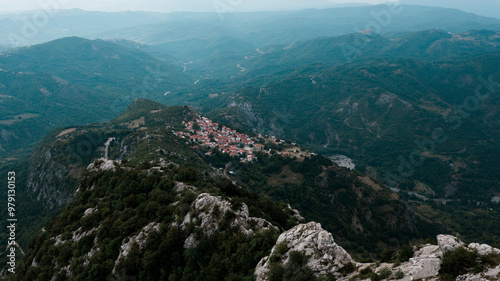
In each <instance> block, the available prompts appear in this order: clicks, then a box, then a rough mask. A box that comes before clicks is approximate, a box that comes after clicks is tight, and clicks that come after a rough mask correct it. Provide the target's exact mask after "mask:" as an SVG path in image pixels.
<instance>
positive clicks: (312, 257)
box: [255, 222, 353, 280]
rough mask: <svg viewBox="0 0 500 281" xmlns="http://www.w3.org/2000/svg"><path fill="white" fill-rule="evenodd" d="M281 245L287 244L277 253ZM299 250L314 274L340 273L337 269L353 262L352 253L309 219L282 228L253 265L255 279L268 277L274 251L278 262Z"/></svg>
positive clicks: (285, 260)
mask: <svg viewBox="0 0 500 281" xmlns="http://www.w3.org/2000/svg"><path fill="white" fill-rule="evenodd" d="M280 245H285V246H286V251H285V252H284V253H278V252H279V251H282V250H280V249H279V248H280V247H283V246H280ZM292 251H299V252H301V253H304V254H305V255H306V256H307V257H308V261H307V266H308V267H309V268H310V269H311V270H312V272H313V273H314V274H315V275H327V274H332V275H335V276H338V277H340V274H339V273H338V270H339V269H340V268H341V267H342V266H344V265H345V264H348V263H351V262H353V260H352V258H351V256H350V255H349V254H348V253H347V252H346V251H345V250H344V249H343V248H342V247H340V246H339V245H337V244H336V243H335V241H334V240H333V236H332V234H331V233H329V232H328V231H326V230H323V228H322V227H321V224H319V223H315V222H310V223H307V224H300V225H297V226H295V227H294V228H292V229H290V230H288V231H285V232H283V233H282V234H281V235H280V236H279V238H278V240H277V242H276V246H274V247H273V249H272V250H271V254H270V255H269V256H267V257H264V258H262V260H261V261H260V262H259V264H258V265H257V267H256V269H255V276H256V277H257V279H256V280H268V273H269V271H270V266H271V263H272V258H271V257H273V255H274V256H276V255H281V262H282V263H283V264H286V263H287V262H288V259H289V256H290V253H291V252H292Z"/></svg>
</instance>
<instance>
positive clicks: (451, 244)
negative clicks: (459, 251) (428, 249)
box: [437, 235, 465, 255]
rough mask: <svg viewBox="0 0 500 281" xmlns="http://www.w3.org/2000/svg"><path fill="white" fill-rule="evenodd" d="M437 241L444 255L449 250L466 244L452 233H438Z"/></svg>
mask: <svg viewBox="0 0 500 281" xmlns="http://www.w3.org/2000/svg"><path fill="white" fill-rule="evenodd" d="M437 242H438V245H439V249H440V250H441V253H442V254H443V255H444V254H445V253H446V252H448V251H451V250H455V249H456V248H458V247H463V246H465V245H464V243H463V242H462V241H460V240H459V239H458V238H457V237H455V236H451V235H438V236H437Z"/></svg>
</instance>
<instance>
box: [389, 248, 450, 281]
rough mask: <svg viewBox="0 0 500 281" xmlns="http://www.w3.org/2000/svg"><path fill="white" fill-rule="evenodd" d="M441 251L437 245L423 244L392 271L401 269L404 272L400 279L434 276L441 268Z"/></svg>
mask: <svg viewBox="0 0 500 281" xmlns="http://www.w3.org/2000/svg"><path fill="white" fill-rule="evenodd" d="M441 257H442V253H441V250H440V249H439V246H435V245H425V246H424V247H422V248H420V249H417V250H416V251H415V253H414V254H413V257H412V258H410V260H409V261H408V262H405V263H403V264H401V265H400V266H399V267H396V268H394V272H395V271H398V270H401V271H402V272H403V273H404V276H405V277H404V278H403V279H402V280H418V279H426V278H432V277H436V276H438V274H439V269H440V268H441Z"/></svg>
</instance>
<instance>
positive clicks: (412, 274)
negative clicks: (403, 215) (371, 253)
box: [255, 222, 500, 281]
mask: <svg viewBox="0 0 500 281" xmlns="http://www.w3.org/2000/svg"><path fill="white" fill-rule="evenodd" d="M437 242H438V245H430V244H425V245H421V246H418V247H414V254H413V257H412V258H410V259H409V261H407V262H403V263H400V264H392V263H383V264H380V263H357V262H354V261H353V260H352V258H351V256H350V255H349V254H348V253H347V252H346V251H345V250H344V249H343V248H342V247H340V246H339V245H337V244H336V243H335V242H334V240H333V237H332V234H331V233H329V232H327V231H325V230H323V229H322V228H321V225H320V224H319V223H315V222H310V223H307V224H301V225H297V226H295V227H294V228H292V229H290V230H288V231H285V232H283V233H282V234H281V235H280V236H279V238H278V240H277V241H276V245H275V246H274V247H273V248H272V250H271V254H270V255H269V256H267V257H264V258H262V259H261V261H260V262H259V264H258V265H257V267H256V268H255V276H256V280H258V281H264V280H269V276H270V272H271V267H272V266H273V263H274V264H276V263H278V264H280V265H285V264H287V263H288V262H289V259H290V253H291V252H293V251H298V252H300V253H302V254H303V255H304V256H305V257H306V258H307V266H308V267H309V268H310V270H311V271H312V273H313V274H314V276H316V277H320V278H321V277H326V278H328V277H329V276H333V277H334V278H335V280H339V281H347V280H370V279H371V280H391V279H397V280H402V281H411V280H428V281H438V280H440V269H441V265H442V264H443V257H444V256H445V254H446V253H448V252H449V251H453V250H456V249H458V248H460V247H462V248H464V249H466V250H467V251H469V252H472V253H477V259H478V260H483V259H485V258H488V257H489V258H492V257H493V259H500V250H499V249H496V248H493V247H491V246H489V245H486V244H482V245H481V244H478V243H471V244H469V245H465V244H464V243H463V242H462V241H460V240H459V239H458V238H457V237H454V236H451V235H438V236H437ZM482 266H483V267H484V270H483V272H479V273H477V272H475V273H467V274H463V275H460V276H457V278H456V280H460V281H491V280H500V265H498V264H496V265H492V264H482ZM347 267H350V268H351V270H346V268H347ZM374 278H375V279H374Z"/></svg>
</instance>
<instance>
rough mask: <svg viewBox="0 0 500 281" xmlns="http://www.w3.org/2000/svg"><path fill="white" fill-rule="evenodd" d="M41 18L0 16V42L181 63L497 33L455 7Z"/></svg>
mask: <svg viewBox="0 0 500 281" xmlns="http://www.w3.org/2000/svg"><path fill="white" fill-rule="evenodd" d="M47 17H48V18H49V20H48V21H47V23H46V24H43V25H41V26H36V25H35V24H34V23H33V22H32V21H30V19H31V17H30V15H29V14H20V15H9V14H7V15H0V38H2V39H0V45H5V46H11V47H17V46H18V45H19V44H20V45H27V44H36V43H43V42H47V41H50V40H54V39H58V38H61V37H68V36H80V37H86V38H89V39H95V38H101V39H114V38H121V39H127V40H132V41H136V42H138V43H144V44H149V45H154V46H155V48H157V49H158V50H159V51H162V52H164V53H166V54H169V55H174V56H175V55H177V56H179V58H180V59H183V60H185V62H188V61H189V60H190V59H193V58H199V57H200V56H203V55H205V54H206V52H207V51H209V50H210V51H211V52H225V51H229V50H230V48H234V47H236V46H238V47H239V48H244V47H246V48H247V49H251V48H254V47H255V46H263V45H270V44H289V43H292V42H296V41H301V40H307V39H312V38H316V37H320V36H339V35H344V34H349V33H353V32H358V31H360V30H365V29H369V28H371V29H374V30H375V31H376V32H378V33H380V34H388V33H394V32H403V31H404V32H414V31H420V30H426V29H433V28H439V29H443V30H447V31H450V32H463V31H467V30H472V29H492V30H497V31H500V19H494V18H486V17H481V16H477V15H474V14H470V13H465V12H462V11H459V10H455V9H445V8H437V7H424V6H413V5H401V6H397V7H394V6H387V5H375V6H361V7H342V8H331V9H323V10H313V9H309V10H298V11H283V12H253V13H227V14H224V17H223V19H221V18H220V17H219V15H218V14H217V13H186V12H184V13H167V14H161V13H144V12H119V13H104V12H87V11H83V10H62V11H58V13H55V14H50V15H47ZM23 18H24V19H28V20H27V21H26V20H23ZM96 30H98V31H96ZM245 45H246V46H245ZM178 46H183V48H178ZM235 50H237V49H235Z"/></svg>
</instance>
